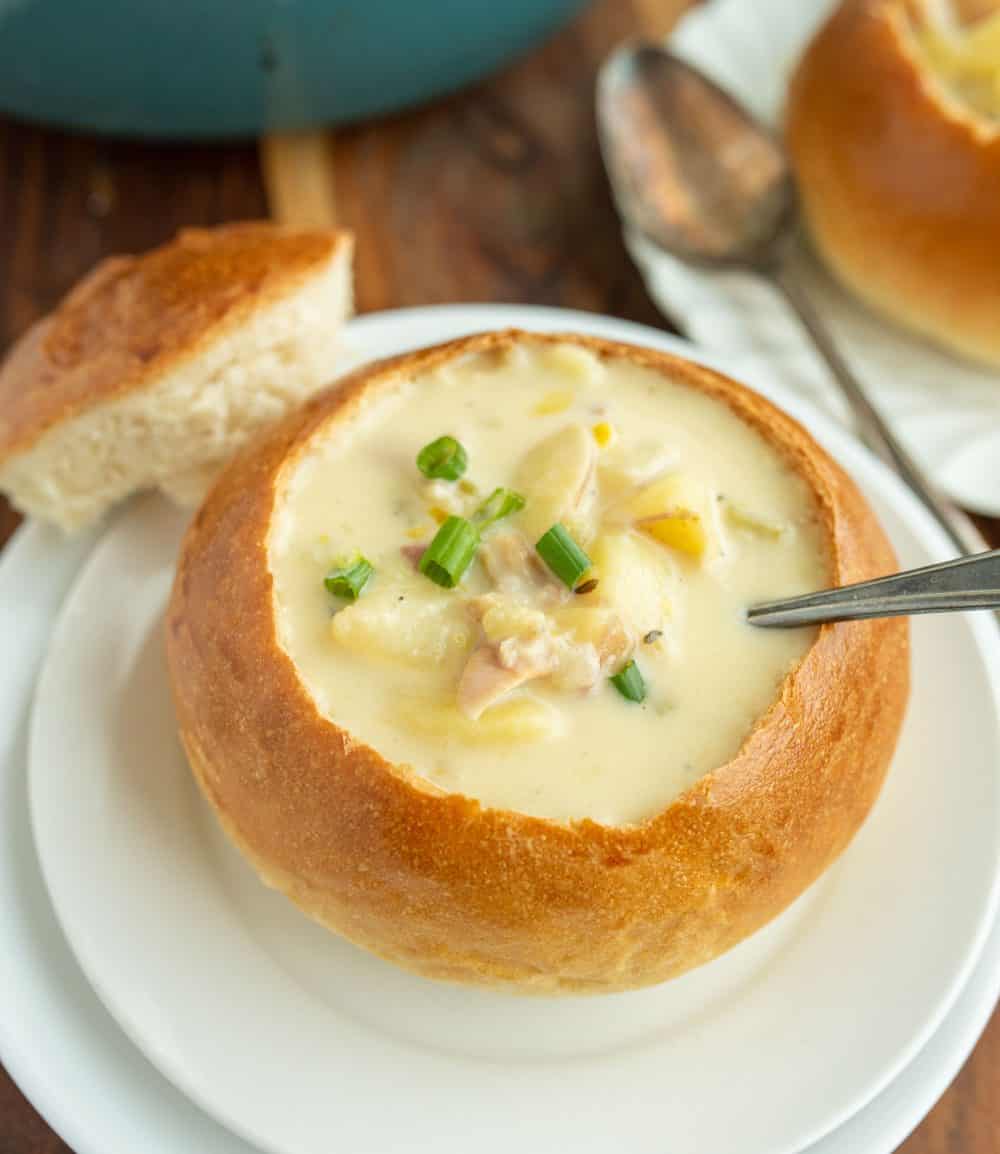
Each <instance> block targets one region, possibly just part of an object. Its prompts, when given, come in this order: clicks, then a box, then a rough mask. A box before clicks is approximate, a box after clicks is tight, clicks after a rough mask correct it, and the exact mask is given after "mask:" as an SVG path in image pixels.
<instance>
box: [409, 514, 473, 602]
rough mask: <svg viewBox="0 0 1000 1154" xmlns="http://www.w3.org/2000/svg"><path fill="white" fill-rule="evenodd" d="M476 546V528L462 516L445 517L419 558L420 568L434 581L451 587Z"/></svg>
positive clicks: (446, 587)
mask: <svg viewBox="0 0 1000 1154" xmlns="http://www.w3.org/2000/svg"><path fill="white" fill-rule="evenodd" d="M478 548H479V530H478V529H477V528H476V527H475V525H473V524H472V523H471V522H470V521H467V520H466V519H465V518H464V517H449V518H448V520H447V521H445V523H444V524H443V525H442V526H441V528H440V529H438V531H437V533H436V534H435V536H434V540H433V541H432V542H431V543H430V545H428V546H427V549H426V551H425V552H424V555H423V557H421V558H420V572H421V573H423V574H424V576H425V577H429V578H430V579H431V580H432V581H433V582H434V584H435V585H443V586H444V588H445V589H453V588H454V587H455V586H456V585H457V584H458V583H459V581H461V580H462V575H463V574H464V573H465V571H466V569H468V567H469V566H470V565H471V564H472V559H473V558H474V557H475V555H476V550H477V549H478Z"/></svg>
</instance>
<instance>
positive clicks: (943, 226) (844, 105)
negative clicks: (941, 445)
mask: <svg viewBox="0 0 1000 1154" xmlns="http://www.w3.org/2000/svg"><path fill="white" fill-rule="evenodd" d="M933 7H934V6H932V4H931V3H930V0H927V2H926V3H921V2H919V0H844V2H843V3H842V4H841V5H840V6H839V7H838V8H837V9H836V11H835V12H834V14H833V15H832V17H831V18H830V20H829V21H828V22H827V23H826V24H825V26H824V27H823V28H822V29H821V30H820V32H819V33H818V35H817V36H816V37H815V39H814V40H813V41H812V43H811V45H810V46H809V47H808V49H807V50H806V52H805V55H804V56H803V58H802V60H801V62H800V64H799V66H798V69H797V71H796V73H795V76H794V78H793V80H792V84H791V88H790V91H789V100H788V107H787V141H788V148H789V152H790V154H791V157H792V161H793V163H794V166H795V170H796V173H797V176H798V182H799V187H800V191H801V197H802V204H803V209H804V212H805V216H806V221H807V224H808V227H809V231H810V233H811V235H812V238H813V240H814V242H815V244H816V246H817V248H818V249H819V252H820V254H821V255H822V257H823V258H824V260H825V261H826V263H827V264H828V265H829V267H830V268H831V270H832V271H833V272H834V273H835V274H836V275H837V277H838V278H839V279H840V280H841V281H842V282H843V283H844V284H845V285H846V286H847V287H848V288H850V289H851V290H852V291H853V292H855V293H856V294H857V295H858V296H859V297H861V298H862V299H863V300H864V301H865V302H866V303H868V304H869V305H871V306H872V307H873V308H875V309H877V310H878V311H879V312H881V313H882V314H883V315H885V316H888V317H890V318H891V319H893V320H895V321H897V322H898V323H900V324H902V325H904V326H906V327H908V328H910V329H912V330H914V331H915V332H917V333H920V334H922V335H923V336H925V337H928V338H930V339H931V340H933V341H934V342H936V343H937V344H939V345H942V346H944V347H946V348H948V349H951V350H952V351H954V352H957V353H959V354H962V355H964V356H966V357H969V358H972V359H975V360H978V361H981V362H985V363H987V364H991V365H1000V276H998V275H997V250H998V247H1000V2H998V0H975V2H973V0H966V4H965V5H964V6H959V7H958V9H957V10H956V11H955V13H954V20H955V26H954V28H953V29H952V31H951V32H948V31H947V30H945V31H942V32H941V33H940V35H939V34H938V33H937V32H936V31H935V25H934V24H933V12H932V9H933ZM963 16H964V17H965V19H966V20H967V21H968V24H967V25H966V26H965V29H964V30H963V25H962V23H961V21H962V18H963ZM986 21H991V22H992V21H997V22H998V23H997V26H996V27H992V26H991V30H990V33H989V34H990V36H991V38H992V41H993V42H994V43H995V45H996V64H995V74H994V81H993V82H994V85H995V91H996V93H997V94H998V96H997V106H996V107H997V111H996V115H995V116H994V115H991V114H990V113H988V112H987V111H986V110H985V109H984V108H983V107H980V106H978V105H976V104H974V103H973V102H971V101H969V100H966V99H963V96H962V93H961V91H960V90H959V89H957V88H956V86H955V85H954V84H952V83H950V82H949V75H950V73H948V72H947V68H950V67H955V68H957V67H958V66H959V63H960V61H961V59H962V56H961V45H962V43H963V39H962V38H963V36H968V35H970V34H971V30H975V29H977V28H978V29H980V30H981V31H980V36H981V37H982V38H985V36H986V35H987V32H986ZM925 37H934V40H933V45H934V46H940V47H937V48H936V51H934V50H924V49H923V48H922V44H923V43H924V39H923V38H925ZM928 43H930V42H929V41H928ZM981 52H982V53H983V54H984V56H983V58H984V59H986V60H988V56H989V50H988V49H987V48H985V47H984V48H982V49H981ZM952 62H954V63H952ZM983 68H984V70H986V69H988V68H989V64H988V63H987V64H985V65H983ZM976 75H979V74H978V73H977V74H976ZM983 75H984V76H985V75H986V72H985V71H984V72H983ZM985 83H986V81H985V80H984V84H985Z"/></svg>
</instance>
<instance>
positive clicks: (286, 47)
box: [0, 0, 584, 137]
mask: <svg viewBox="0 0 1000 1154" xmlns="http://www.w3.org/2000/svg"><path fill="white" fill-rule="evenodd" d="M583 3H584V0H99V2H98V0H0V109H2V110H3V111H4V112H8V113H13V114H14V115H17V116H22V117H26V118H28V119H31V120H42V121H48V122H52V123H56V124H64V125H71V126H74V127H78V128H85V129H90V130H96V131H99V132H106V133H114V134H119V135H122V134H124V135H142V136H176V137H192V136H243V135H251V134H256V133H259V132H263V131H267V130H270V129H286V128H302V127H306V126H308V125H313V124H320V123H342V122H345V121H352V120H360V119H363V118H366V117H370V116H375V115H378V114H380V113H384V112H390V111H392V110H394V109H399V108H403V107H406V106H407V105H411V104H416V103H419V102H421V101H425V100H429V99H430V98H432V97H434V96H438V95H441V94H442V93H445V92H448V91H451V90H452V89H455V88H458V87H460V86H462V85H464V84H468V83H469V82H470V81H473V80H475V79H476V78H478V77H480V76H483V75H485V74H486V73H488V72H489V71H491V70H492V69H494V68H497V67H498V66H499V65H501V64H503V63H504V62H505V61H507V60H509V59H510V58H511V57H513V56H516V55H517V54H518V53H519V52H522V51H523V50H524V49H526V48H528V47H529V46H530V45H531V44H532V43H534V42H535V41H537V40H538V39H539V38H541V37H543V36H544V35H545V34H546V33H548V32H550V31H551V30H552V29H554V28H555V27H557V26H558V25H559V24H560V23H561V22H563V21H564V20H566V19H567V18H568V17H569V16H570V15H571V14H572V13H573V12H574V11H576V10H577V9H579V8H581V7H582V6H583Z"/></svg>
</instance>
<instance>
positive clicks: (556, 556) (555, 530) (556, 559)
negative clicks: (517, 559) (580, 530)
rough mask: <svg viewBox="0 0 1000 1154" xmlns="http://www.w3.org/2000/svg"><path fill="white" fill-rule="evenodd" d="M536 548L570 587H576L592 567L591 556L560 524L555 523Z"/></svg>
mask: <svg viewBox="0 0 1000 1154" xmlns="http://www.w3.org/2000/svg"><path fill="white" fill-rule="evenodd" d="M535 550H536V552H537V553H538V555H539V557H541V559H542V560H543V561H544V562H545V564H546V565H548V567H549V568H550V569H551V570H552V572H553V573H555V575H556V576H557V577H558V578H559V580H560V581H562V582H563V584H564V585H566V586H567V588H569V589H574V588H575V587H576V583H577V582H578V581H579V580H580V578H581V577H582V576H583V575H584V573H586V572H587V570H588V569H589V568H590V564H591V562H590V558H589V557H588V556H587V554H586V553H584V551H583V550H582V549H581V548H580V546H579V545H577V543H576V542H575V541H574V540H573V538H572V537H571V536H570V535H569V533H568V532H567V531H566V529H565V528H564V527H563V526H562V525H559V524H555V525H553V526H552V528H551V529H550V530H549V531H548V532H547V533H546V534H544V536H542V537H541V538H540V539H539V541H538V542H537V544H536V545H535Z"/></svg>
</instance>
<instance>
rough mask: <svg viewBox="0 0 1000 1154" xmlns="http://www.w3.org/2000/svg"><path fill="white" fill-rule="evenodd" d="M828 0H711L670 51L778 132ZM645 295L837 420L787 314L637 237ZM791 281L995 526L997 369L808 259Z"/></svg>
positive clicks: (741, 279)
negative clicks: (951, 348)
mask: <svg viewBox="0 0 1000 1154" xmlns="http://www.w3.org/2000/svg"><path fill="white" fill-rule="evenodd" d="M836 2H837V0H754V2H753V3H748V0H713V2H712V3H710V4H697V5H695V6H694V7H692V8H691V9H690V11H689V12H688V13H686V14H685V16H684V18H683V19H682V20H681V21H680V23H679V24H678V26H677V28H676V29H675V31H674V34H673V35H672V36H671V47H672V48H673V49H674V50H675V51H677V52H680V53H681V54H682V55H684V56H685V57H687V58H688V59H690V60H692V61H693V62H694V63H696V64H697V65H699V66H700V67H701V68H704V69H705V70H706V71H707V72H708V73H709V74H710V75H712V76H714V77H715V78H716V79H717V80H718V81H720V83H722V84H723V85H725V86H726V87H727V88H728V89H729V90H730V91H731V92H733V94H734V95H735V96H737V97H738V98H739V99H740V100H742V101H744V102H745V103H746V104H747V105H748V106H749V107H751V108H752V109H753V110H754V111H755V113H756V114H757V115H758V116H760V117H761V118H762V119H763V120H765V121H767V122H769V123H772V124H777V123H779V122H780V119H781V115H782V108H783V106H784V101H785V88H786V84H787V80H788V76H789V75H790V73H791V70H792V68H793V67H794V65H795V62H796V60H797V59H798V57H799V55H800V53H801V51H802V49H803V47H804V46H805V44H806V43H807V42H808V40H809V39H810V37H811V36H812V34H813V32H814V31H815V30H816V28H817V27H818V26H819V24H820V22H821V21H822V20H824V19H825V18H826V16H827V15H828V14H829V13H830V11H831V9H832V8H833V6H834V4H835V3H836ZM631 247H632V249H633V252H634V254H635V256H636V258H637V260H638V263H639V266H640V268H641V269H642V270H643V272H644V274H645V276H646V279H647V283H648V285H649V289H650V292H651V294H652V296H653V297H654V299H656V300H657V301H659V303H660V304H661V306H662V307H663V309H664V311H665V312H667V313H668V314H669V315H670V316H672V317H674V318H675V319H676V320H677V321H679V322H680V323H681V324H682V325H683V326H684V328H685V329H686V331H687V334H688V336H690V337H691V339H692V340H694V341H696V342H697V343H698V344H700V345H703V346H704V347H705V348H706V349H713V350H716V351H718V352H719V353H724V354H725V355H726V356H727V357H729V358H730V359H731V358H732V357H734V356H742V355H748V356H751V357H753V358H756V359H758V360H761V359H763V360H766V361H767V362H768V363H769V364H770V365H771V368H772V371H773V373H774V375H775V377H776V378H777V379H778V380H780V381H781V383H782V384H783V385H785V386H787V387H788V389H790V390H793V391H795V392H798V393H799V394H800V395H802V396H805V397H808V398H809V399H811V400H812V401H813V402H815V403H816V404H818V405H820V406H822V407H825V408H826V409H827V410H828V411H829V412H832V413H834V414H835V415H837V416H843V415H845V412H844V407H843V402H842V401H841V399H840V397H839V395H838V394H837V392H836V390H835V388H834V386H833V384H832V382H831V381H830V379H829V376H828V374H827V371H826V369H825V367H824V366H823V365H822V364H821V363H820V361H819V360H818V358H817V357H816V355H815V353H814V352H813V350H812V348H811V346H810V345H809V344H808V342H807V340H806V339H805V338H804V336H803V334H802V331H801V328H800V327H799V325H798V323H797V322H796V321H795V319H794V318H793V317H792V316H791V314H790V313H789V311H788V308H787V306H786V305H785V304H784V303H783V302H782V301H780V300H779V299H778V297H777V296H776V295H775V294H774V292H773V291H772V290H771V289H770V288H768V287H767V286H766V285H764V284H763V283H761V282H760V281H759V280H758V279H756V278H752V277H747V276H742V275H732V274H709V273H704V272H700V271H695V270H693V269H691V268H688V267H685V266H684V265H682V264H680V263H679V262H677V261H673V260H671V259H670V258H669V257H666V256H664V255H663V254H662V253H659V252H657V251H656V250H655V249H654V248H653V247H652V246H651V245H648V244H643V243H641V241H639V240H638V239H637V238H636V239H634V240H633V241H632V243H631ZM799 272H800V275H801V276H802V278H803V279H804V281H805V283H806V284H807V286H808V288H809V289H810V292H811V294H812V296H813V298H814V300H815V303H816V305H817V306H818V307H819V309H820V311H821V312H822V313H823V314H824V316H826V317H827V319H828V320H829V322H830V324H831V326H832V327H833V329H834V332H835V334H836V335H837V336H838V338H839V339H840V341H841V343H842V345H843V351H844V352H845V353H846V354H847V356H848V359H849V360H850V361H851V363H852V364H853V365H854V367H855V368H856V369H857V371H858V372H859V374H860V375H861V377H862V378H863V380H864V381H865V383H866V384H867V385H868V387H869V388H870V389H871V391H872V395H873V396H874V397H875V399H876V400H877V402H878V403H879V405H880V406H881V407H882V408H883V410H884V411H885V412H886V413H887V414H888V415H889V416H890V417H891V419H892V423H893V427H894V428H895V429H896V430H897V431H898V432H899V434H900V436H901V437H902V438H903V440H904V441H905V442H906V443H907V445H908V447H909V448H910V450H911V451H912V452H913V453H914V455H915V456H916V457H917V459H918V460H919V461H921V462H922V464H923V465H924V467H925V468H926V469H927V470H928V472H929V473H930V474H931V475H932V476H933V477H934V478H935V479H936V481H937V482H938V484H939V485H941V486H942V487H943V488H945V489H946V490H947V491H948V492H950V493H951V494H952V496H954V497H955V499H956V500H958V501H959V502H960V503H962V504H965V505H967V506H969V507H971V508H974V509H979V510H980V511H982V512H985V513H992V514H994V515H995V516H1000V370H997V369H993V370H990V369H987V368H980V367H978V366H976V365H972V364H970V363H968V362H965V361H962V360H959V359H958V358H957V357H955V356H952V355H950V354H948V353H946V352H942V351H941V350H939V349H938V348H937V347H935V346H933V345H931V344H929V343H928V342H926V341H924V340H921V339H920V338H918V337H914V336H912V335H910V334H909V333H908V332H906V331H904V330H903V329H900V328H898V327H897V326H895V325H893V324H892V323H890V322H888V321H884V320H883V319H882V318H881V317H879V316H876V315H875V314H874V313H872V312H870V311H869V310H868V309H866V308H865V307H864V306H863V305H862V304H861V303H859V302H858V301H857V300H855V299H854V298H853V297H852V296H851V295H849V294H848V293H846V292H845V291H843V290H842V289H841V288H840V287H839V286H838V285H837V284H836V283H834V281H833V279H832V278H831V277H830V276H829V274H827V273H826V271H825V270H824V269H823V268H822V267H820V265H819V263H818V261H816V260H815V259H814V258H813V257H812V256H811V255H810V254H808V253H805V252H803V253H801V254H800V255H799Z"/></svg>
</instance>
